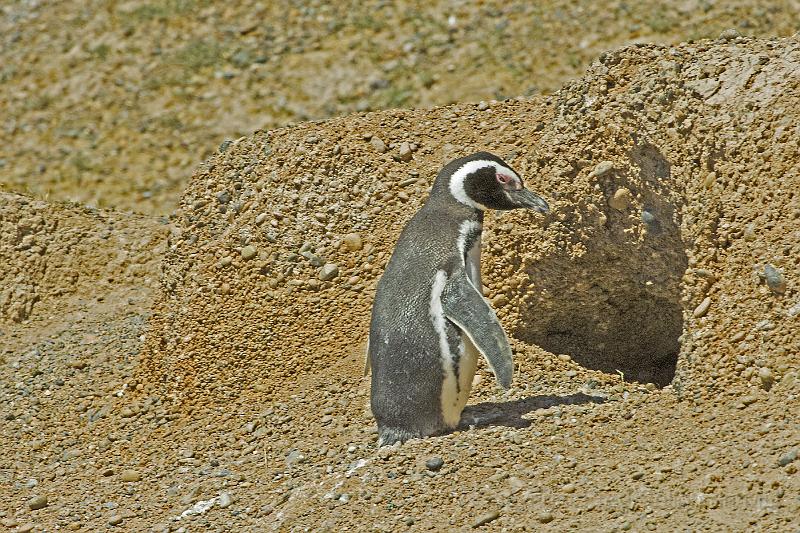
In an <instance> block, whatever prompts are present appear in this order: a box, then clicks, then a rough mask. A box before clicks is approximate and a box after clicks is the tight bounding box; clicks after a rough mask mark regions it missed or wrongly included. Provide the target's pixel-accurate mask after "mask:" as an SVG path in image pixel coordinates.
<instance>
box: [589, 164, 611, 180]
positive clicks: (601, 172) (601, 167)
mask: <svg viewBox="0 0 800 533" xmlns="http://www.w3.org/2000/svg"><path fill="white" fill-rule="evenodd" d="M612 170H614V163H612V162H611V161H601V162H599V163H598V164H597V166H596V167H594V170H592V172H591V173H590V174H589V177H592V176H594V177H597V178H599V177H600V176H605V175H606V174H608V173H609V172H611V171H612Z"/></svg>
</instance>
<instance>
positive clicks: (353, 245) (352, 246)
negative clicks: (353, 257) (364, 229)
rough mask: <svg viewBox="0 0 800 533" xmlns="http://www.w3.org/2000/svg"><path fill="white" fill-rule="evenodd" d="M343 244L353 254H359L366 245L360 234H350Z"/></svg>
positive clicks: (345, 237)
mask: <svg viewBox="0 0 800 533" xmlns="http://www.w3.org/2000/svg"><path fill="white" fill-rule="evenodd" d="M342 242H344V246H345V248H347V249H348V250H349V251H351V252H357V251H358V250H360V249H361V248H362V247H363V246H364V243H363V241H362V240H361V235H359V234H358V233H348V234H347V235H345V236H344V239H343V240H342Z"/></svg>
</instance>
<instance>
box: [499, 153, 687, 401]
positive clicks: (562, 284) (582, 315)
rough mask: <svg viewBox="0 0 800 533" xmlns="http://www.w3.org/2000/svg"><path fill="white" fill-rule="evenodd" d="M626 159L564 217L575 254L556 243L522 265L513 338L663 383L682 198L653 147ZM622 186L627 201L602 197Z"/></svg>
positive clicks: (677, 277)
mask: <svg viewBox="0 0 800 533" xmlns="http://www.w3.org/2000/svg"><path fill="white" fill-rule="evenodd" d="M631 160H632V162H633V163H634V165H632V166H633V171H632V172H631V173H630V174H631V175H629V176H625V175H622V173H616V174H612V175H609V176H606V177H605V178H604V179H601V180H598V185H599V187H597V188H596V192H597V194H596V198H594V204H593V205H590V204H592V202H591V201H587V202H586V204H585V205H579V206H578V209H577V210H576V216H574V217H572V218H571V221H568V222H567V225H571V227H568V228H567V230H568V235H570V237H571V239H572V244H574V243H575V241H576V240H578V239H579V240H580V243H579V244H580V248H581V249H582V253H580V254H576V253H575V247H574V246H562V247H561V248H560V249H554V250H552V252H549V254H548V255H546V256H545V257H541V258H539V259H537V260H536V261H533V262H531V263H527V264H525V265H521V266H522V267H523V268H525V270H526V272H527V274H528V279H529V280H530V285H529V286H528V287H526V288H523V290H525V292H526V294H525V297H524V298H523V299H522V307H521V309H520V315H521V318H522V322H521V324H520V325H519V326H518V327H517V328H516V329H515V330H514V335H515V336H516V337H517V338H519V339H521V340H523V341H525V342H527V343H530V344H536V345H539V346H541V347H542V348H544V349H545V350H547V351H549V352H552V353H556V354H568V355H569V356H570V357H571V358H572V359H573V360H574V361H575V362H577V363H578V364H580V365H582V366H584V367H586V368H590V369H595V370H600V371H602V372H608V373H622V376H623V379H625V380H626V381H639V382H652V383H654V384H656V385H658V386H665V385H668V384H669V383H670V382H671V381H672V379H673V377H674V376H675V370H676V365H677V361H678V354H679V352H680V348H681V343H680V336H681V334H682V332H683V309H682V305H681V289H682V279H683V275H684V273H685V271H686V268H687V264H688V260H687V257H686V252H685V244H684V242H683V241H682V239H681V232H680V209H679V207H677V204H678V203H679V202H680V201H681V197H680V195H679V194H677V193H676V191H674V190H672V188H671V187H670V183H669V181H670V165H669V163H668V162H666V160H664V158H663V157H662V156H661V154H660V153H659V152H658V151H657V150H656V149H655V148H653V147H652V146H645V147H644V148H642V149H639V150H638V151H637V150H634V152H632V153H631ZM636 167H638V172H636V170H637V169H636ZM621 188H625V189H627V190H628V191H630V195H629V198H628V202H627V205H625V202H622V203H617V202H614V201H610V199H612V198H613V197H614V194H615V193H616V192H617V191H618V190H619V189H621ZM600 195H602V198H601V197H600ZM601 202H602V204H601ZM612 204H613V205H612ZM598 206H600V207H599V208H598ZM620 207H622V208H621V209H620ZM578 214H580V216H577V215H578ZM579 235H580V236H582V237H576V236H579Z"/></svg>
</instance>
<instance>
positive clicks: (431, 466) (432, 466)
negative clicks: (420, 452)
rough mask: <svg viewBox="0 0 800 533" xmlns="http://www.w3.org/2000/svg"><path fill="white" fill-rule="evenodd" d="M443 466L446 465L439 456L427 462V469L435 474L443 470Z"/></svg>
mask: <svg viewBox="0 0 800 533" xmlns="http://www.w3.org/2000/svg"><path fill="white" fill-rule="evenodd" d="M442 465H444V459H442V458H441V457H438V456H436V457H431V458H430V459H428V460H427V461H425V468H427V469H428V470H432V471H434V472H436V471H437V470H439V469H440V468H442Z"/></svg>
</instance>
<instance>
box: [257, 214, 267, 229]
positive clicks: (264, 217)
mask: <svg viewBox="0 0 800 533" xmlns="http://www.w3.org/2000/svg"><path fill="white" fill-rule="evenodd" d="M268 216H269V215H267V214H266V213H259V214H258V216H256V225H257V226H260V225H261V224H263V223H264V221H265V220H267V217H268Z"/></svg>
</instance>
